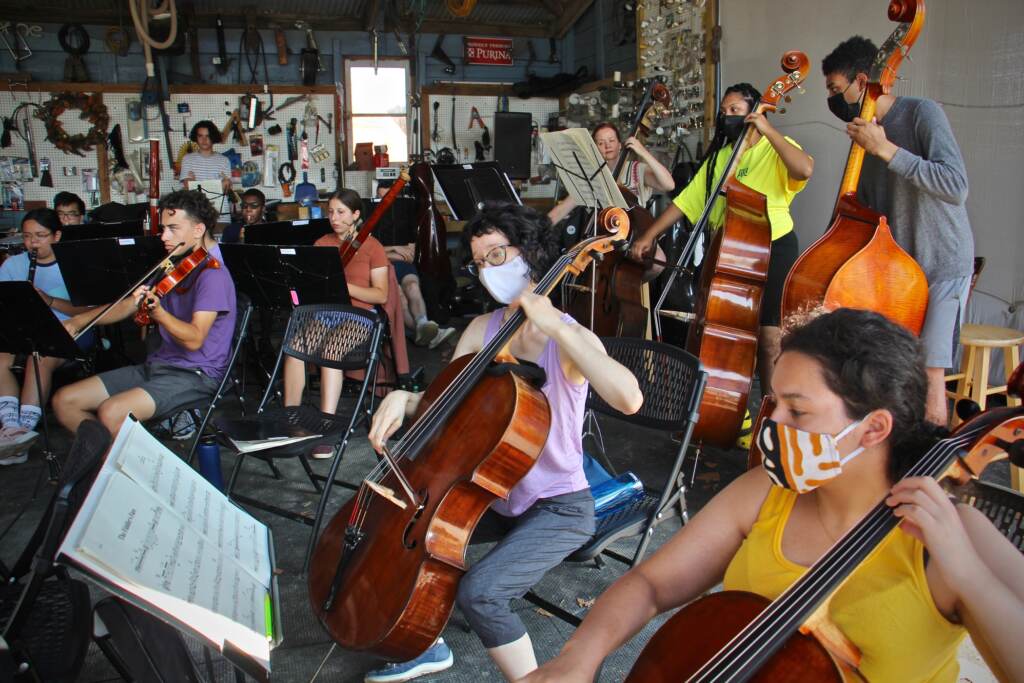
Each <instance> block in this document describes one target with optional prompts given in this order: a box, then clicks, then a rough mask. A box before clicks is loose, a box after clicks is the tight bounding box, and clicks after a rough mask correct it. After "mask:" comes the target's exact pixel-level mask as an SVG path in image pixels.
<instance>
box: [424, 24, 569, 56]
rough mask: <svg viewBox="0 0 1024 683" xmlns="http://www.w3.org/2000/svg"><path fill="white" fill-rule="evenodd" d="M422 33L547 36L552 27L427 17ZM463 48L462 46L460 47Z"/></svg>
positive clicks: (518, 36)
mask: <svg viewBox="0 0 1024 683" xmlns="http://www.w3.org/2000/svg"><path fill="white" fill-rule="evenodd" d="M420 32H421V33H445V34H449V35H455V34H465V35H485V36H503V37H515V38H547V37H549V36H550V35H551V27H550V26H548V25H546V24H532V25H531V24H486V23H483V22H478V21H472V20H456V19H446V20H444V21H439V20H437V19H427V20H425V21H424V22H423V24H422V26H420ZM460 49H461V48H460Z"/></svg>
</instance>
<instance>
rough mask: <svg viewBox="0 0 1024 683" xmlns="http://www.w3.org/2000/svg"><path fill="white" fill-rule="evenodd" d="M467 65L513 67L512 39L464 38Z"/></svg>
mask: <svg viewBox="0 0 1024 683" xmlns="http://www.w3.org/2000/svg"><path fill="white" fill-rule="evenodd" d="M463 45H464V48H465V54H464V57H465V60H466V64H490V65H492V66H512V39H511V38H475V37H472V36H467V37H466V38H463Z"/></svg>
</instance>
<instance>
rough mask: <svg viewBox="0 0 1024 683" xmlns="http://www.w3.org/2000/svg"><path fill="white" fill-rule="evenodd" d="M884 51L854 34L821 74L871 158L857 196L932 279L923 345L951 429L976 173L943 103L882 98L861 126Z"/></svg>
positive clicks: (931, 403)
mask: <svg viewBox="0 0 1024 683" xmlns="http://www.w3.org/2000/svg"><path fill="white" fill-rule="evenodd" d="M877 52H878V48H877V47H875V44H874V43H872V42H871V41H870V40H868V39H867V38H862V37H860V36H854V37H852V38H850V39H849V40H846V41H844V42H842V43H840V44H839V46H838V47H836V49H835V50H833V51H832V53H831V54H829V55H828V56H827V57H825V59H823V60H822V63H821V70H822V72H823V73H824V75H825V87H826V89H827V90H828V94H829V98H828V107H829V110H831V111H832V113H833V114H835V115H836V116H838V117H839V118H840V119H842V120H843V121H845V122H846V124H847V125H846V132H847V134H848V135H849V136H850V139H851V140H853V141H854V142H856V143H857V144H858V145H860V146H861V147H863V148H864V150H865V151H866V152H867V155H866V156H865V159H864V167H863V170H862V172H861V176H860V184H859V186H858V188H857V197H858V199H859V200H860V202H861V203H863V204H864V205H866V206H868V207H870V208H872V209H874V210H875V211H878V212H879V213H881V214H883V215H885V216H887V217H888V220H889V226H890V227H891V228H892V232H893V236H894V237H895V238H896V241H897V242H898V243H899V245H900V246H901V247H903V248H904V249H906V250H907V252H908V253H909V254H910V255H911V256H913V257H914V259H916V260H917V262H918V263H919V264H920V265H921V268H922V269H923V270H924V273H925V275H926V276H927V278H928V312H927V314H926V316H925V323H924V328H923V329H922V331H921V341H922V342H923V344H924V347H925V353H926V357H925V365H926V366H927V373H928V405H927V417H928V419H929V420H930V421H932V422H935V423H937V424H942V425H945V424H946V423H947V418H948V415H947V405H946V394H945V389H946V386H945V381H944V379H943V378H944V376H945V374H946V368H949V367H951V366H952V364H953V355H954V353H955V351H956V346H957V344H958V343H959V331H960V324H961V322H962V319H963V316H964V308H965V306H966V304H967V295H968V293H969V292H970V283H971V275H972V273H973V271H974V237H973V235H972V234H971V224H970V221H969V219H968V217H967V207H966V205H965V202H966V200H967V171H966V169H965V168H964V160H963V157H962V156H961V154H960V147H959V145H957V142H956V138H954V137H953V131H952V129H951V128H950V125H949V120H948V119H947V118H946V114H945V113H944V112H943V110H942V107H941V106H939V104H938V103H937V102H935V101H933V100H928V99H922V98H917V97H897V96H895V95H881V96H879V97H878V99H877V101H876V108H875V116H874V117H872V119H871V120H870V121H866V120H864V119H862V118H860V116H859V114H860V107H861V102H862V101H863V97H864V93H865V92H866V90H867V83H868V74H869V72H870V70H871V64H872V62H873V61H874V59H875V55H876V53H877Z"/></svg>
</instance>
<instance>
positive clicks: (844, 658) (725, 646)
mask: <svg viewBox="0 0 1024 683" xmlns="http://www.w3.org/2000/svg"><path fill="white" fill-rule="evenodd" d="M1015 377H1016V378H1017V380H1018V381H1017V384H1016V385H1015V386H1014V387H1013V388H1012V389H1011V391H1012V392H1013V393H1016V394H1017V395H1020V393H1021V391H1022V390H1024V387H1022V386H1021V382H1020V380H1021V379H1022V378H1021V373H1020V372H1017V373H1015ZM965 451H966V452H965ZM1006 458H1009V459H1010V461H1011V462H1012V463H1013V464H1015V465H1017V466H1021V465H1024V408H1021V407H1019V406H1018V407H1013V408H998V409H993V410H989V411H987V412H984V413H980V414H978V415H976V416H975V417H973V418H971V419H970V420H969V421H968V422H964V423H963V425H961V427H960V428H958V429H957V431H956V432H955V433H954V434H953V435H952V436H951V437H949V438H947V439H943V440H941V441H939V442H938V443H936V444H935V445H934V446H933V447H932V448H930V449H929V450H928V452H927V453H926V454H925V455H924V456H923V457H922V458H921V459H920V460H919V461H918V462H917V463H916V464H914V466H913V467H911V468H910V470H909V471H908V472H907V473H906V475H904V477H920V476H926V477H933V478H935V479H939V480H942V479H949V480H950V481H951V483H952V484H953V485H954V486H958V485H959V486H962V485H964V484H966V483H968V482H969V481H970V480H972V479H977V478H978V476H979V475H980V474H981V472H982V470H984V469H985V467H986V466H987V465H989V464H990V463H992V462H996V461H998V460H1003V459H1006ZM900 521H901V518H899V517H897V516H896V515H895V514H893V511H892V509H891V508H890V507H889V506H888V505H886V504H885V501H884V500H883V501H881V502H879V503H878V504H877V505H876V506H875V507H874V508H873V509H872V510H871V511H870V512H868V514H867V515H865V516H864V517H863V518H862V519H861V521H859V522H858V523H857V524H855V525H854V526H853V527H852V528H851V529H850V530H849V531H847V532H846V534H844V535H843V536H842V538H840V539H839V540H838V541H836V543H835V544H834V545H833V546H832V547H831V548H830V549H829V550H828V551H827V552H826V553H825V554H824V555H822V557H821V558H819V559H818V561H816V562H815V563H814V564H813V565H811V567H810V568H808V570H807V571H806V572H805V573H804V574H803V576H801V577H800V578H799V579H797V580H796V581H795V582H794V583H793V584H791V585H790V587H789V588H787V589H786V590H785V591H784V592H783V593H782V594H781V595H780V596H779V597H778V598H776V599H775V600H774V601H768V600H767V599H765V598H763V597H762V596H760V595H756V594H754V593H748V592H744V591H722V592H719V593H713V594H710V595H706V596H704V597H702V598H699V599H698V600H695V601H694V602H692V603H690V604H689V605H687V606H686V607H684V608H683V609H681V610H680V611H679V612H677V613H676V614H675V615H673V617H672V618H671V619H669V620H668V621H667V622H665V623H664V624H663V625H662V626H661V628H660V629H658V632H657V633H655V634H654V636H653V637H652V638H651V640H650V641H649V642H648V643H647V645H646V647H645V648H644V650H643V651H642V652H641V653H640V657H639V658H638V660H637V662H636V664H635V665H634V667H633V670H632V671H631V672H630V674H629V676H628V677H627V678H626V682H627V683H640V682H641V681H643V682H644V683H659V682H661V681H665V682H667V681H673V682H675V681H681V680H687V681H724V680H728V681H746V680H755V681H773V682H774V681H807V680H814V681H837V682H839V681H843V680H844V678H843V674H842V673H841V672H840V665H839V663H838V662H837V661H836V659H838V660H839V662H841V663H842V665H843V666H845V667H846V668H851V667H852V668H854V669H856V667H857V666H858V665H859V661H860V653H859V652H858V651H857V649H856V647H855V646H854V645H853V644H852V643H849V642H848V641H847V640H846V639H845V638H844V637H843V635H842V633H841V632H839V631H838V629H836V628H835V626H834V625H833V624H831V622H829V621H828V614H827V612H828V601H829V598H830V596H831V595H832V593H833V592H835V591H836V590H837V589H838V588H839V586H840V585H841V584H842V582H843V581H844V580H845V579H846V578H847V577H848V576H849V575H850V574H851V573H852V572H853V571H854V570H855V569H856V568H857V567H858V566H859V565H860V564H861V563H862V562H863V561H864V560H865V559H866V558H867V557H868V556H869V555H870V554H871V552H872V551H873V550H874V549H875V548H876V547H877V546H878V545H879V544H880V543H881V542H882V540H883V539H885V537H886V536H887V535H888V534H889V532H891V531H892V530H893V529H895V528H896V526H897V525H899V523H900ZM680 643H686V644H687V646H686V647H680ZM833 657H835V658H833Z"/></svg>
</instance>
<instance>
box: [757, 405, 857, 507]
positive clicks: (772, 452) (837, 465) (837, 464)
mask: <svg viewBox="0 0 1024 683" xmlns="http://www.w3.org/2000/svg"><path fill="white" fill-rule="evenodd" d="M861 422H863V419H861V420H857V421H856V422H853V423H851V424H850V425H848V426H847V427H846V428H845V429H843V431H841V432H839V433H838V434H836V435H835V436H832V435H831V434H818V433H816V432H805V431H803V430H802V429H797V428H796V427H790V426H788V425H781V424H779V423H778V422H776V421H775V420H773V419H771V418H765V420H764V422H763V423H762V425H761V430H760V431H759V432H758V433H757V448H758V450H760V451H761V466H762V467H764V469H765V471H766V472H767V473H768V476H769V478H771V480H772V482H774V483H775V485H776V486H781V487H783V488H787V489H792V490H794V491H796V492H797V493H807V492H808V491H813V490H814V489H816V488H818V487H819V486H821V485H822V484H825V483H826V482H828V480H830V479H834V478H835V477H838V476H839V475H840V474H841V473H842V471H843V465H845V464H846V463H848V462H849V461H850V460H852V459H853V458H854V457H856V456H857V455H859V454H860V453H861V451H863V450H864V448H863V446H862V447H859V448H856V449H854V450H853V451H851V452H850V453H849V454H847V455H845V456H842V455H839V446H838V443H839V442H840V441H841V440H842V439H843V437H845V436H846V435H847V434H849V433H850V432H851V431H853V429H854V428H855V427H856V426H857V425H859V424H860V423H861Z"/></svg>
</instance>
